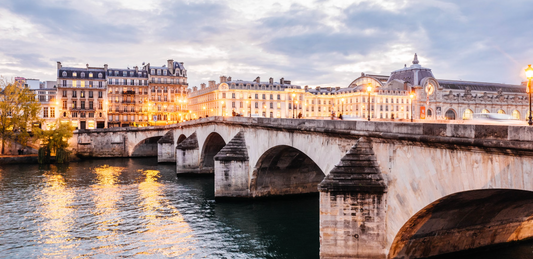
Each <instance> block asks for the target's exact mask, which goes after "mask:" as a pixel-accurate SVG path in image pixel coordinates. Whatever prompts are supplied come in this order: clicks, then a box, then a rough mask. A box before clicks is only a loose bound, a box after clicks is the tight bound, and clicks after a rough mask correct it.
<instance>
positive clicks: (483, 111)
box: [481, 109, 490, 113]
mask: <svg viewBox="0 0 533 259" xmlns="http://www.w3.org/2000/svg"><path fill="white" fill-rule="evenodd" d="M481 113H490V111H489V110H487V109H483V110H481Z"/></svg>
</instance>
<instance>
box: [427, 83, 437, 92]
mask: <svg viewBox="0 0 533 259" xmlns="http://www.w3.org/2000/svg"><path fill="white" fill-rule="evenodd" d="M434 91H435V87H434V86H433V85H432V84H428V85H426V93H427V94H428V95H432V94H433V92H434Z"/></svg>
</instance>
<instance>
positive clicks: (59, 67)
mask: <svg viewBox="0 0 533 259" xmlns="http://www.w3.org/2000/svg"><path fill="white" fill-rule="evenodd" d="M62 67H63V66H61V62H59V61H57V69H61V68H62Z"/></svg>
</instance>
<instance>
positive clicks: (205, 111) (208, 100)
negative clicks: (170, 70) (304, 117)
mask: <svg viewBox="0 0 533 259" xmlns="http://www.w3.org/2000/svg"><path fill="white" fill-rule="evenodd" d="M304 94H305V91H304V89H302V88H301V87H300V86H296V85H292V84H291V81H288V80H285V79H283V78H281V79H280V81H279V83H278V82H274V79H273V78H270V79H269V80H268V81H267V82H261V79H260V77H257V78H256V79H255V80H253V81H243V80H235V81H233V80H232V79H231V77H226V76H221V77H220V82H219V83H218V84H217V83H216V82H215V81H209V85H208V86H206V85H205V84H202V85H201V88H200V89H197V87H193V89H192V91H190V92H189V95H188V97H189V100H188V107H189V109H190V113H191V114H190V118H191V119H196V118H200V117H207V116H232V115H239V116H246V117H247V116H262V117H270V118H296V117H298V115H299V114H300V113H302V112H303V109H302V107H303V106H302V105H303V98H304Z"/></svg>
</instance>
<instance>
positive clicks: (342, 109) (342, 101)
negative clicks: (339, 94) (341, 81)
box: [341, 98, 344, 115]
mask: <svg viewBox="0 0 533 259" xmlns="http://www.w3.org/2000/svg"><path fill="white" fill-rule="evenodd" d="M341 104H342V106H341V107H342V108H341V115H343V114H344V98H342V99H341Z"/></svg>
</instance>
